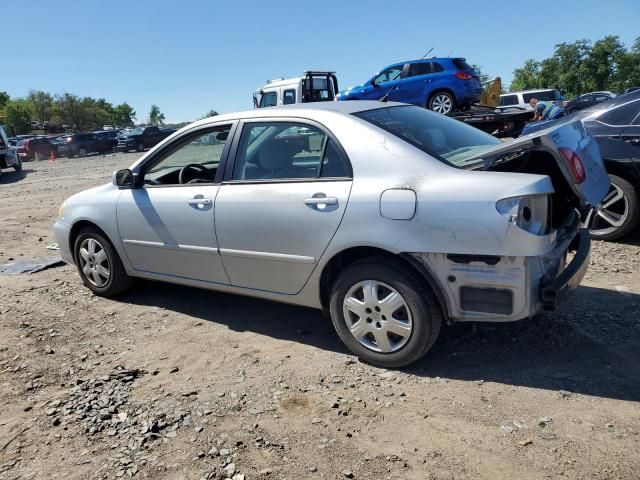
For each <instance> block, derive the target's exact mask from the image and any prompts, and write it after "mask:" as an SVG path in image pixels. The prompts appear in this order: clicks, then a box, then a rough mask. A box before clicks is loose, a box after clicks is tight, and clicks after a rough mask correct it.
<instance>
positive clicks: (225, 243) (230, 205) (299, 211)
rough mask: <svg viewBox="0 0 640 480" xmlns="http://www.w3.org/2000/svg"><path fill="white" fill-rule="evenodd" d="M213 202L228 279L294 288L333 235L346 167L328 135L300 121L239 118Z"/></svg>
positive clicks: (346, 183) (345, 189)
mask: <svg viewBox="0 0 640 480" xmlns="http://www.w3.org/2000/svg"><path fill="white" fill-rule="evenodd" d="M234 144H235V146H234V147H233V148H232V152H231V155H232V156H234V157H235V161H234V163H233V164H232V165H231V164H230V167H229V170H228V171H227V172H225V178H226V180H225V181H224V182H223V184H222V185H221V187H220V191H219V192H218V196H217V198H216V204H215V212H216V216H215V229H216V235H217V237H218V243H219V247H220V254H221V256H222V262H223V264H224V267H225V270H226V272H227V273H228V275H229V279H230V282H231V284H232V285H235V286H239V287H245V288H252V289H258V290H266V291H272V292H278V293H285V294H295V293H297V292H299V291H300V290H301V289H302V287H303V286H304V284H305V282H306V281H307V280H308V278H309V276H310V275H311V273H312V271H313V269H314V268H315V266H316V264H317V262H318V260H319V259H320V257H321V256H322V254H323V252H324V250H325V249H326V247H327V245H328V244H329V242H330V241H331V238H332V237H333V235H334V234H335V232H336V230H337V228H338V225H339V224H340V221H341V220H342V216H343V214H344V211H345V207H346V205H347V201H348V198H349V194H350V191H351V169H350V167H349V164H348V160H347V159H346V155H345V154H344V152H343V151H342V149H341V147H340V146H339V145H338V143H337V141H336V140H335V139H334V138H333V136H332V135H331V134H330V133H329V132H328V131H327V130H326V129H324V128H323V127H321V126H320V125H317V124H315V123H313V122H309V121H303V120H299V119H295V120H284V119H268V120H267V119H260V120H259V121H246V122H244V124H243V125H242V130H241V134H240V135H239V137H238V138H237V139H236V140H235V141H234Z"/></svg>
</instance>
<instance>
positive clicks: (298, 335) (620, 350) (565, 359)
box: [122, 282, 640, 401]
mask: <svg viewBox="0 0 640 480" xmlns="http://www.w3.org/2000/svg"><path fill="white" fill-rule="evenodd" d="M122 300H123V301H125V302H130V303H133V304H138V305H149V306H159V307H162V308H165V309H167V310H172V311H175V312H179V313H183V314H187V315H191V316H193V317H196V318H200V319H202V320H206V321H210V322H216V323H219V324H223V325H227V326H228V327H229V328H230V329H232V330H235V331H239V332H242V331H251V332H255V333H259V334H261V335H267V336H270V337H273V338H277V339H283V340H289V341H296V342H299V343H302V344H307V345H311V346H313V347H316V348H321V349H324V350H329V351H335V352H339V353H348V352H347V350H346V348H345V347H344V346H343V345H342V344H341V342H340V340H339V339H338V337H337V335H336V334H335V333H334V331H333V327H332V325H331V322H330V320H328V319H326V318H325V317H323V315H322V314H321V313H320V312H319V311H316V310H312V309H307V308H301V307H295V306H289V305H284V304H279V303H275V302H268V301H264V300H258V299H253V298H249V297H242V296H237V295H230V294H222V293H215V292H209V291H205V290H198V289H195V288H187V287H179V286H176V287H173V286H172V287H170V288H167V287H166V286H164V285H161V284H157V283H153V282H141V283H140V285H139V286H138V288H136V289H135V290H134V291H132V292H131V293H129V294H127V295H126V296H124V297H122ZM638 365H640V295H635V294H629V293H624V294H623V293H620V292H617V291H613V290H607V289H599V288H591V287H580V288H579V289H578V290H577V291H576V292H575V293H574V295H573V296H572V297H571V298H570V300H569V301H568V302H567V304H565V305H564V306H563V308H562V310H561V311H560V312H557V313H555V314H551V315H545V316H541V317H539V318H535V319H530V320H525V321H521V322H516V323H508V324H478V325H475V326H474V325H459V326H455V327H450V328H447V329H445V330H444V332H443V334H442V335H441V336H440V339H439V341H438V342H437V343H436V345H435V346H434V348H433V349H432V350H431V351H430V352H429V353H428V354H427V355H426V356H425V357H424V359H423V360H421V361H420V362H418V364H416V365H414V366H412V367H410V368H408V369H406V370H405V371H406V372H407V373H410V374H414V375H420V376H430V377H436V376H439V377H442V378H448V379H456V380H470V381H478V380H484V381H486V382H497V383H503V384H509V385H517V386H526V387H533V388H542V389H549V390H567V391H571V392H575V393H581V394H585V395H594V396H599V397H608V398H616V399H622V400H635V401H640V368H639V367H638Z"/></svg>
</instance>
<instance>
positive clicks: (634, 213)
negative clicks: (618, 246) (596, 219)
mask: <svg viewBox="0 0 640 480" xmlns="http://www.w3.org/2000/svg"><path fill="white" fill-rule="evenodd" d="M609 179H610V180H611V183H614V184H616V185H617V186H618V187H620V189H621V190H622V193H623V194H624V196H625V197H626V199H627V202H628V203H629V215H628V216H627V221H626V223H625V224H623V225H622V226H621V227H620V228H618V229H617V230H614V231H613V232H610V233H606V234H603V235H598V234H594V233H591V236H592V237H593V238H594V239H596V240H618V239H620V238H622V237H624V236H625V235H627V234H628V233H630V232H631V231H632V230H634V229H635V228H636V226H637V225H638V220H639V218H640V216H639V214H640V212H639V208H638V193H637V192H636V190H635V188H634V187H633V185H632V184H631V183H630V182H629V181H628V180H626V179H625V178H622V177H619V176H617V175H612V174H609Z"/></svg>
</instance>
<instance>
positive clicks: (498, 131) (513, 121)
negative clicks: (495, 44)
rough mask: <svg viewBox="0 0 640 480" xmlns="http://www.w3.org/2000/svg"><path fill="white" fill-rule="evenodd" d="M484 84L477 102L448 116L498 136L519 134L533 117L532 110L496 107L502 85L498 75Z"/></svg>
mask: <svg viewBox="0 0 640 480" xmlns="http://www.w3.org/2000/svg"><path fill="white" fill-rule="evenodd" d="M484 86H485V88H484V90H483V92H482V96H481V98H480V103H479V104H476V105H472V106H471V107H469V109H468V110H463V111H457V112H452V113H450V114H449V116H450V117H451V118H455V119H456V120H459V121H461V122H464V123H466V124H467V125H471V126H472V127H476V128H479V129H480V130H483V131H485V132H487V133H490V134H491V135H493V136H495V137H498V138H503V137H514V138H515V137H517V136H519V135H520V134H521V133H522V129H523V128H524V126H525V125H526V124H527V122H530V121H531V120H532V119H533V110H526V109H523V108H520V107H505V108H497V106H498V102H499V101H500V93H501V87H502V81H501V79H500V77H496V78H495V79H494V80H491V81H489V82H487V83H485V84H484Z"/></svg>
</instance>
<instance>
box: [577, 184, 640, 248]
mask: <svg viewBox="0 0 640 480" xmlns="http://www.w3.org/2000/svg"><path fill="white" fill-rule="evenodd" d="M609 179H610V180H611V189H610V190H609V193H607V195H606V196H605V197H604V199H603V201H602V205H601V206H600V207H599V208H598V209H595V210H594V211H592V212H591V213H590V214H589V217H588V218H587V221H586V223H587V225H588V226H589V229H590V232H591V238H594V239H596V240H618V239H620V238H622V237H624V236H625V235H627V234H628V233H630V232H631V231H632V230H634V229H635V228H636V226H637V225H638V221H639V220H640V208H639V206H638V192H636V189H635V188H634V187H633V185H631V183H629V181H627V180H626V179H624V178H622V177H618V176H617V175H609ZM609 220H615V224H613V223H611V222H610V221H609Z"/></svg>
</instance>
